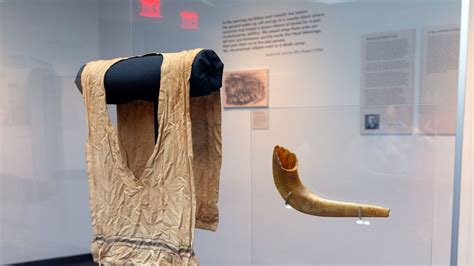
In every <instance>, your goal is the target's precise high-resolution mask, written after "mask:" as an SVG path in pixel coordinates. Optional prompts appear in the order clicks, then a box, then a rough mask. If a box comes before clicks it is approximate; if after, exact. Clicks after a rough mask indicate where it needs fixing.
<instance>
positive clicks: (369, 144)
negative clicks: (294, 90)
mask: <svg viewBox="0 0 474 266" xmlns="http://www.w3.org/2000/svg"><path fill="white" fill-rule="evenodd" d="M358 116H359V112H358V108H357V107H319V108H318V107H314V108H272V109H270V110H269V119H270V127H269V130H254V131H252V261H253V263H255V264H259V265H260V264H263V265H283V264H291V265H303V264H311V265H327V264H337V265H338V264H340V265H343V264H351V265H368V264H374V265H385V264H391V263H394V264H399V265H406V264H429V263H430V260H431V241H432V228H433V196H434V195H433V189H434V183H435V161H436V155H437V154H438V153H437V152H436V151H437V150H436V149H437V145H436V144H437V140H436V137H434V136H426V135H425V136H422V135H407V136H400V135H390V136H387V135H382V136H367V135H361V134H360V132H359V122H358ZM275 145H282V146H284V147H286V148H288V149H290V150H291V151H292V152H294V153H295V154H296V155H297V157H298V170H299V176H300V178H301V181H302V183H303V184H304V185H305V186H306V187H307V188H308V189H310V190H311V191H313V192H314V193H315V194H317V195H319V196H320V197H323V198H328V199H336V200H342V201H350V202H357V203H368V204H376V205H380V206H384V207H387V208H390V217H389V218H364V220H367V221H370V222H371V224H370V226H364V225H359V224H357V223H356V221H357V220H358V218H325V217H315V216H310V215H306V214H303V213H301V212H298V211H296V210H294V209H291V210H288V209H286V208H285V205H284V203H285V200H284V199H283V198H282V197H281V196H280V194H279V193H278V191H277V189H276V187H275V183H274V181H273V177H272V169H271V167H270V165H271V158H272V151H273V147H274V146H275ZM291 197H296V195H291Z"/></svg>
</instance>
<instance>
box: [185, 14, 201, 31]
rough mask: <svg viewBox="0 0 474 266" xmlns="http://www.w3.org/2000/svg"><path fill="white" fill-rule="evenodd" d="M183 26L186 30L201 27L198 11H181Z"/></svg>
mask: <svg viewBox="0 0 474 266" xmlns="http://www.w3.org/2000/svg"><path fill="white" fill-rule="evenodd" d="M181 28H182V29H185V30H198V29H199V14H198V13H197V12H191V11H183V12H181Z"/></svg>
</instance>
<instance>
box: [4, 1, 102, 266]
mask: <svg viewBox="0 0 474 266" xmlns="http://www.w3.org/2000/svg"><path fill="white" fill-rule="evenodd" d="M98 26H99V20H98V5H97V1H91V0H87V1H83V0H70V1H67V4H66V3H65V2H60V1H52V0H46V1H0V67H1V68H0V84H1V85H0V94H1V98H0V147H1V148H0V239H1V241H0V264H2V265H4V264H8V263H12V262H21V261H29V260H37V259H44V258H52V257H61V256H69V255H77V254H84V253H88V252H90V248H89V246H90V241H91V230H92V228H91V226H90V216H89V207H88V202H87V179H86V169H85V155H84V143H85V134H86V131H85V125H86V121H85V115H84V108H83V103H82V100H81V99H82V97H81V95H80V94H79V92H78V91H77V89H76V88H75V85H74V78H75V75H76V73H77V70H78V68H79V67H80V66H81V65H82V64H83V63H84V62H87V61H89V60H91V59H96V58H98V57H99V41H100V38H99V30H98Z"/></svg>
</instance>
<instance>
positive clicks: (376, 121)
mask: <svg viewBox="0 0 474 266" xmlns="http://www.w3.org/2000/svg"><path fill="white" fill-rule="evenodd" d="M365 129H366V130H376V129H380V115H379V114H367V115H365Z"/></svg>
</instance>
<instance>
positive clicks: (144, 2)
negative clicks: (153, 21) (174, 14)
mask: <svg viewBox="0 0 474 266" xmlns="http://www.w3.org/2000/svg"><path fill="white" fill-rule="evenodd" d="M139 1H140V16H142V17H148V18H161V13H160V12H161V10H160V8H161V6H160V0H139Z"/></svg>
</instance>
